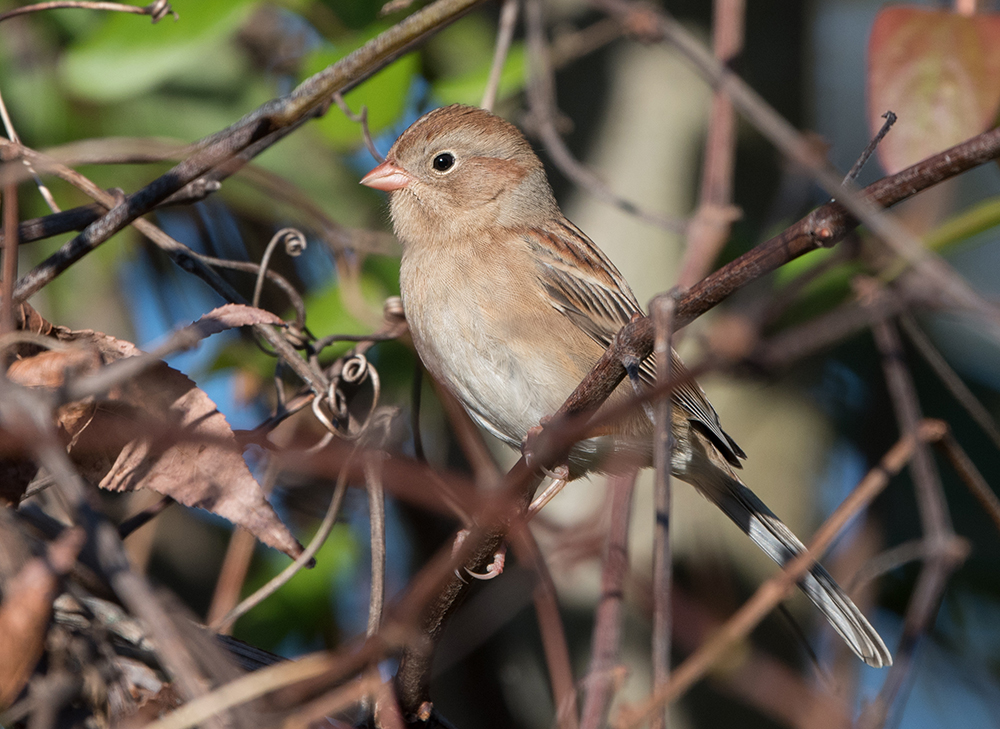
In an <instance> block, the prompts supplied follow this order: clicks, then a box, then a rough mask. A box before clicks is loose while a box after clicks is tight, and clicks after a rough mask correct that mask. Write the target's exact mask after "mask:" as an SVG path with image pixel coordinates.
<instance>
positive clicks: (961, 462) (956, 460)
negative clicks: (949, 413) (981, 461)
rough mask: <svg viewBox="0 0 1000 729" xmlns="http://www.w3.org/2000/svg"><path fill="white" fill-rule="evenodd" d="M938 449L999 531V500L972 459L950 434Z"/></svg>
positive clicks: (939, 444)
mask: <svg viewBox="0 0 1000 729" xmlns="http://www.w3.org/2000/svg"><path fill="white" fill-rule="evenodd" d="M938 447H939V448H940V449H941V450H942V451H943V452H944V455H945V457H946V458H947V459H948V461H949V462H950V463H951V465H952V468H954V469H955V471H956V472H957V473H958V475H959V477H960V478H961V479H962V481H964V482H965V485H966V486H967V487H968V488H969V491H971V492H972V495H973V496H974V497H976V500H977V501H978V502H979V504H980V506H982V507H983V511H985V512H986V515H987V516H988V517H989V518H990V520H991V521H992V522H993V526H995V527H996V528H997V530H998V531H1000V498H997V495H996V494H995V493H994V492H993V489H991V488H990V485H989V484H988V483H987V482H986V479H985V478H983V474H981V473H980V472H979V469H978V468H976V465H975V464H974V463H973V462H972V459H970V458H969V456H968V455H966V453H965V451H964V450H963V449H962V446H960V445H959V444H958V441H957V440H955V438H954V437H953V436H952V435H951V434H950V433H949V434H948V436H947V437H945V438H944V439H942V440H941V442H940V443H938Z"/></svg>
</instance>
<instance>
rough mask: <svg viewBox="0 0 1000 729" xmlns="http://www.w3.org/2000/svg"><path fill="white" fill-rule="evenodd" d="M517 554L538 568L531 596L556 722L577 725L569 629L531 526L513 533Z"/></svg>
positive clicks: (567, 727) (569, 727) (561, 728)
mask: <svg viewBox="0 0 1000 729" xmlns="http://www.w3.org/2000/svg"><path fill="white" fill-rule="evenodd" d="M513 538H514V540H515V543H516V545H517V549H518V556H519V557H520V558H521V559H522V561H524V562H527V563H529V564H530V565H531V567H532V569H534V571H535V579H536V582H535V589H534V592H533V593H532V598H533V600H534V603H535V615H536V617H537V619H538V630H539V632H540V633H541V636H542V649H543V650H544V651H545V663H546V665H547V667H548V669H549V681H550V682H551V684H552V698H553V701H554V703H555V706H556V718H555V726H556V727H558V729H578V727H579V719H578V718H577V711H578V709H577V701H576V698H577V697H576V685H575V683H574V681H573V666H572V663H571V662H570V655H569V645H568V644H567V642H566V630H565V627H564V625H563V621H562V617H561V616H560V614H559V601H558V596H557V594H556V586H555V582H554V581H553V580H552V573H551V572H550V571H549V566H548V564H546V562H545V557H543V556H542V553H541V551H540V550H539V548H538V542H537V541H535V537H534V535H533V534H532V533H531V530H530V529H518V530H517V531H516V532H515V534H514V537H513Z"/></svg>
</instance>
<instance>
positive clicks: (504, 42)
mask: <svg viewBox="0 0 1000 729" xmlns="http://www.w3.org/2000/svg"><path fill="white" fill-rule="evenodd" d="M519 7H520V0H504V2H503V5H501V6H500V21H499V23H498V28H497V43H496V47H495V48H494V49H493V63H492V64H491V66H490V77H489V79H488V80H487V82H486V90H485V91H483V101H482V103H481V104H480V106H481V107H483V108H484V109H486V110H487V111H493V105H494V104H495V103H496V100H497V91H498V90H499V89H500V77H501V76H502V75H503V65H504V62H505V61H506V60H507V53H508V51H510V44H511V42H512V41H513V40H514V28H515V26H516V25H517V11H518V8H519Z"/></svg>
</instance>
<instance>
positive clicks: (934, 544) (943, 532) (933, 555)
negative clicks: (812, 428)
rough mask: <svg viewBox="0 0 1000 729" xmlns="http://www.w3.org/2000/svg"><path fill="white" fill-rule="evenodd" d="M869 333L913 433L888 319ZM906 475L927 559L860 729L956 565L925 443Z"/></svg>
mask: <svg viewBox="0 0 1000 729" xmlns="http://www.w3.org/2000/svg"><path fill="white" fill-rule="evenodd" d="M867 286H872V287H874V286H875V284H874V283H873V282H872V283H870V284H867V285H866V287H867ZM867 295H868V296H870V297H872V298H875V297H877V296H878V291H877V290H873V291H869V292H868V294H867ZM872 333H873V334H874V336H875V342H876V344H877V345H878V349H879V352H880V354H881V356H882V368H883V370H884V371H885V378H886V382H887V384H888V386H889V394H890V396H891V398H892V403H893V410H894V411H895V413H896V419H897V422H898V423H899V429H900V432H902V433H904V434H914V433H916V432H917V428H918V427H919V425H920V423H921V420H920V418H921V414H920V405H919V402H918V400H917V394H916V388H915V386H914V384H913V381H912V378H911V377H910V373H909V371H908V370H907V368H906V363H905V360H904V355H903V347H902V342H901V341H900V339H899V332H898V331H897V330H896V329H895V327H894V326H893V325H892V324H891V323H890V322H889V321H886V320H881V321H878V322H876V323H875V324H874V325H873V327H872ZM910 471H911V474H912V477H913V482H914V488H915V491H916V501H917V508H918V511H919V513H920V522H921V527H922V531H923V536H922V539H923V540H924V541H925V542H926V544H927V551H928V556H927V558H926V559H925V560H924V564H923V567H922V568H921V570H920V574H919V576H918V577H917V584H916V587H915V588H914V591H913V596H912V597H911V598H910V603H909V605H908V606H907V609H906V618H905V621H904V624H903V637H902V639H901V641H900V645H899V648H898V650H897V651H896V660H895V661H894V663H893V666H892V668H890V669H889V675H888V676H887V677H886V679H885V683H884V684H883V685H882V689H881V691H879V695H878V698H877V699H876V700H875V701H873V702H872V703H871V704H870V705H869V706H868V707H867V708H866V710H865V712H864V714H863V715H862V717H861V720H860V722H859V723H860V725H861V726H862V727H864V728H865V729H876V728H877V727H881V726H883V725H884V724H885V722H886V721H887V719H888V716H889V712H890V710H891V709H892V707H893V705H894V704H895V702H896V699H897V697H898V696H899V693H900V691H901V690H902V689H903V687H904V686H905V685H906V682H907V678H908V676H909V673H910V669H911V668H912V665H913V652H914V650H915V648H916V643H917V641H918V639H919V638H920V637H921V636H922V635H923V634H924V633H925V632H926V631H927V630H929V629H930V627H931V625H932V623H933V620H934V616H935V615H936V614H937V609H938V605H939V604H940V601H941V597H942V595H943V594H944V590H945V587H946V585H947V581H948V577H949V576H950V575H951V573H952V571H953V570H954V569H955V568H956V567H957V566H958V565H959V564H960V560H959V559H956V549H955V548H954V546H953V545H954V544H955V541H956V537H955V532H954V530H953V529H952V526H951V517H950V515H949V513H948V505H947V503H946V502H945V498H944V491H943V489H942V487H941V481H940V476H939V474H938V472H937V469H936V467H935V465H934V459H933V456H932V455H931V452H930V448H929V447H928V446H927V444H926V443H918V445H917V448H916V450H915V451H914V454H913V459H912V461H911V462H910Z"/></svg>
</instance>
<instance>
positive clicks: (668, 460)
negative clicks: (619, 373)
mask: <svg viewBox="0 0 1000 729" xmlns="http://www.w3.org/2000/svg"><path fill="white" fill-rule="evenodd" d="M676 309H677V298H676V297H675V296H674V295H673V292H671V294H668V295H666V296H658V297H656V298H655V299H653V301H652V303H651V305H650V313H651V316H652V317H653V324H654V326H655V328H656V338H655V340H654V344H653V354H654V357H655V359H656V384H657V386H659V387H661V388H662V387H665V386H666V384H667V383H669V382H670V379H671V376H672V372H671V369H672V366H671V365H672V364H673V356H672V354H673V348H672V346H671V340H672V338H673V329H674V312H675V311H676ZM655 409H656V424H655V426H656V427H655V435H654V436H653V465H654V467H655V469H656V473H655V476H654V481H653V489H654V490H653V515H654V518H655V523H654V524H653V636H652V638H653V645H652V663H653V688H654V690H655V689H656V687H658V686H660V685H662V684H665V683H666V682H667V681H669V680H670V648H671V645H670V637H671V633H672V630H673V615H672V613H671V596H670V588H671V585H672V583H673V555H672V552H671V550H670V526H671V522H670V517H671V506H670V500H671V483H670V472H671V468H672V464H673V452H674V439H673V427H672V422H673V420H672V417H671V410H672V409H673V408H672V403H671V396H670V395H669V394H664V395H661V396H660V397H659V398H658V399H657V400H656V401H655ZM666 726H667V712H666V711H664V712H663V713H662V714H658V715H657V716H656V717H654V719H653V721H652V722H651V727H652V729H662V728H663V727H666Z"/></svg>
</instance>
